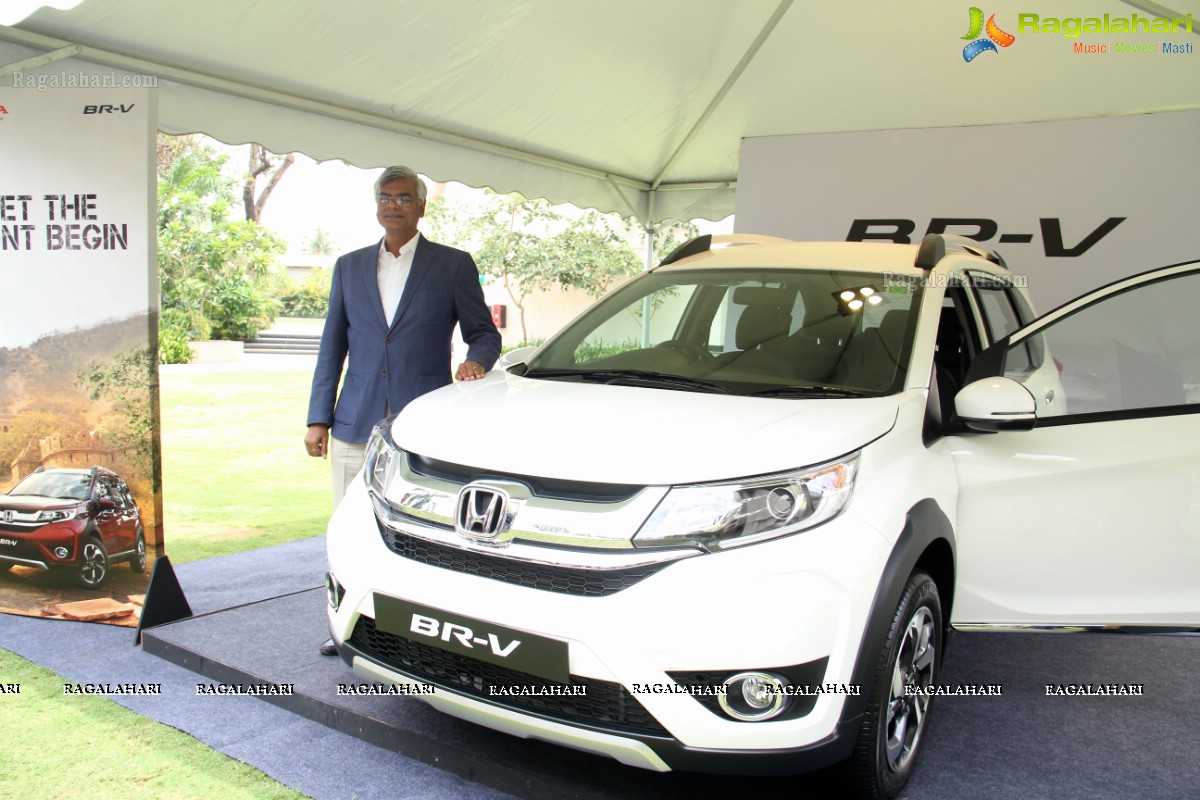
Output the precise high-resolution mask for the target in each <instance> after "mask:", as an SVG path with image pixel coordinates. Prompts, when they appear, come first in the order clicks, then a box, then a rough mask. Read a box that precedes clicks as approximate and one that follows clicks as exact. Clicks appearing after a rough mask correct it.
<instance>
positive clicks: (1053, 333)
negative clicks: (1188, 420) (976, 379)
mask: <svg viewBox="0 0 1200 800" xmlns="http://www.w3.org/2000/svg"><path fill="white" fill-rule="evenodd" d="M1197 307H1200V273H1198V272H1191V273H1183V274H1178V275H1175V276H1172V277H1169V278H1165V279H1162V280H1159V281H1156V282H1153V283H1148V284H1142V285H1138V286H1135V287H1133V288H1131V289H1128V290H1126V291H1123V292H1120V293H1117V294H1113V295H1109V296H1107V297H1104V298H1102V299H1100V300H1098V301H1097V302H1095V303H1092V304H1091V305H1087V306H1085V307H1083V308H1082V309H1080V310H1079V311H1076V312H1074V313H1072V314H1070V315H1069V316H1066V317H1063V318H1062V319H1060V320H1056V321H1055V322H1054V323H1052V324H1051V325H1049V326H1047V327H1046V328H1044V329H1043V330H1042V331H1040V332H1039V333H1037V334H1036V335H1034V336H1033V337H1030V338H1029V341H1028V342H1027V343H1028V344H1030V345H1033V346H1034V347H1036V348H1039V349H1040V350H1042V351H1044V352H1045V353H1046V355H1047V356H1048V357H1049V360H1048V361H1047V364H1046V365H1044V366H1043V367H1042V368H1040V369H1038V368H1035V369H1030V367H1029V364H1028V360H1027V357H1026V355H1025V353H1027V352H1028V351H1027V349H1026V348H1025V344H1026V343H1024V342H1019V343H1018V344H1017V345H1016V346H1015V347H1011V348H1009V350H1008V352H1007V353H1006V358H1005V366H1004V375H1005V376H1007V377H1010V378H1013V379H1014V380H1017V381H1020V382H1022V383H1024V384H1025V385H1026V386H1027V388H1030V389H1031V391H1033V393H1034V397H1035V398H1037V399H1038V400H1039V411H1040V404H1041V400H1042V399H1043V398H1044V396H1045V394H1046V392H1047V391H1050V392H1051V393H1053V392H1056V391H1059V389H1057V388H1056V387H1053V386H1051V387H1050V388H1049V389H1047V388H1046V381H1047V378H1049V379H1050V380H1051V383H1057V384H1058V385H1059V386H1061V393H1062V397H1063V399H1064V400H1065V408H1060V410H1059V411H1058V413H1059V414H1071V415H1074V414H1091V413H1117V412H1127V411H1135V410H1138V409H1150V408H1162V407H1169V406H1186V405H1197V404H1200V325H1197V324H1196V309H1197Z"/></svg>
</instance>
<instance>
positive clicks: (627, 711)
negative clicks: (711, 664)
mask: <svg viewBox="0 0 1200 800" xmlns="http://www.w3.org/2000/svg"><path fill="white" fill-rule="evenodd" d="M350 644H351V645H352V646H353V647H355V648H357V649H358V650H359V651H360V652H362V653H363V654H364V655H367V656H370V657H371V658H373V659H375V660H376V661H378V662H380V663H381V664H385V665H387V666H389V667H392V668H393V669H395V670H396V671H398V672H402V673H404V674H405V675H408V676H410V677H412V678H415V679H416V680H419V681H424V682H426V683H430V684H433V685H435V686H440V687H444V688H446V689H452V690H454V691H455V692H458V693H460V694H465V695H470V696H472V697H477V698H480V699H482V700H486V701H487V702H489V703H492V704H493V705H498V706H504V707H506V708H512V709H515V710H518V711H527V712H533V713H536V714H539V715H541V716H543V717H549V718H551V719H555V720H561V721H563V722H574V723H582V724H586V725H589V726H591V727H595V728H602V729H605V730H609V731H614V732H617V733H633V734H641V735H648V736H669V735H670V734H668V733H667V731H666V729H665V728H663V726H662V725H660V724H659V723H658V721H657V720H655V719H654V717H652V716H650V714H649V713H648V712H647V711H646V709H645V708H644V707H643V706H642V705H641V704H640V703H639V702H638V701H637V700H635V699H634V698H633V695H632V694H630V693H629V692H628V691H627V690H626V689H625V687H624V686H621V685H620V684H618V683H611V682H609V681H600V680H594V679H592V678H581V677H578V676H575V675H572V676H571V679H570V683H568V684H567V685H568V686H581V687H584V688H583V691H584V694H581V695H532V694H513V695H493V694H490V693H489V689H488V687H489V686H495V687H512V688H516V689H520V688H523V687H539V686H561V685H562V684H558V683H555V682H553V681H548V680H546V679H545V678H539V677H537V676H536V675H530V674H528V673H525V672H518V671H517V670H513V669H508V668H507V667H501V666H499V665H495V664H487V663H484V662H482V661H476V660H475V659H473V658H468V657H467V656H462V655H458V654H456V653H450V652H447V651H446V650H442V649H440V648H437V647H430V646H429V645H426V644H421V643H420V642H414V641H411V640H409V639H405V638H404V637H403V636H397V635H395V634H393V633H388V632H386V631H381V630H379V629H378V628H376V627H375V620H373V619H371V618H370V617H368V616H360V617H359V618H358V622H357V623H356V624H355V626H354V633H352V634H351V635H350Z"/></svg>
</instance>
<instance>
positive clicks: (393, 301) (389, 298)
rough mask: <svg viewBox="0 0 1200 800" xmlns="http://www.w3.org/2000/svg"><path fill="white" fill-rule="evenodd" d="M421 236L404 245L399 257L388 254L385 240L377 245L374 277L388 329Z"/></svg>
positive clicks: (418, 235)
mask: <svg viewBox="0 0 1200 800" xmlns="http://www.w3.org/2000/svg"><path fill="white" fill-rule="evenodd" d="M420 238H421V234H419V233H418V234H417V235H416V236H414V237H413V238H411V239H409V240H408V241H407V242H405V243H404V246H403V247H401V248H400V255H398V256H394V255H392V254H391V253H389V252H388V249H387V240H386V239H385V240H384V241H382V242H380V243H379V256H378V258H377V259H376V261H375V277H376V280H378V281H379V298H380V300H382V301H383V316H384V317H386V318H387V324H388V327H389V328H390V327H391V326H392V320H393V319H395V317H396V307H397V306H398V305H400V297H401V295H403V294H404V284H405V283H406V282H407V281H408V273H409V271H410V270H411V269H412V262H413V254H414V253H415V252H416V251H417V240H418V239H420Z"/></svg>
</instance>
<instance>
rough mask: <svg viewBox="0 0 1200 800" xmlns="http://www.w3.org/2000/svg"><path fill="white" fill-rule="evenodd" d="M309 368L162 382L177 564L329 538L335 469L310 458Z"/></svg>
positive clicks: (167, 523) (194, 375)
mask: <svg viewBox="0 0 1200 800" xmlns="http://www.w3.org/2000/svg"><path fill="white" fill-rule="evenodd" d="M311 381H312V370H311V367H308V368H304V369H296V370H290V371H269V372H259V373H252V372H246V371H233V370H230V371H205V370H201V369H195V370H191V369H188V368H187V367H183V368H180V369H171V370H167V371H164V372H163V373H162V374H161V375H160V387H161V403H162V449H163V525H164V538H165V540H166V552H167V554H168V555H169V556H170V557H171V561H172V562H173V563H176V564H180V563H183V562H186V561H194V560H196V559H200V558H206V557H208V556H213V555H224V554H228V553H237V552H241V551H243V550H252V549H255V548H259V547H269V546H271V545H275V544H279V543H281V542H287V541H292V540H294V539H302V538H305V537H309V536H316V535H318V534H322V533H324V532H325V525H326V523H327V522H328V520H329V515H330V513H331V511H332V502H333V501H332V495H331V490H330V469H329V462H328V461H325V460H323V459H315V458H310V457H308V455H306V454H305V452H304V433H305V424H304V423H305V419H306V414H307V411H308V394H309V388H310V386H311Z"/></svg>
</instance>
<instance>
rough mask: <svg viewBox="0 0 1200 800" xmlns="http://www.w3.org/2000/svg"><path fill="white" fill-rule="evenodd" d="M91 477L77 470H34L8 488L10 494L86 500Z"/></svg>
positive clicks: (90, 485) (90, 486)
mask: <svg viewBox="0 0 1200 800" xmlns="http://www.w3.org/2000/svg"><path fill="white" fill-rule="evenodd" d="M91 488H92V477H91V476H90V475H86V474H84V475H81V474H79V473H78V472H35V473H33V474H32V475H30V476H28V477H26V478H25V479H24V480H22V481H21V482H20V483H18V484H17V485H16V486H14V487H13V488H12V489H10V490H9V492H8V493H9V494H10V495H28V496H33V497H59V498H63V499H64V500H87V499H88V494H89V493H90V492H91Z"/></svg>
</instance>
